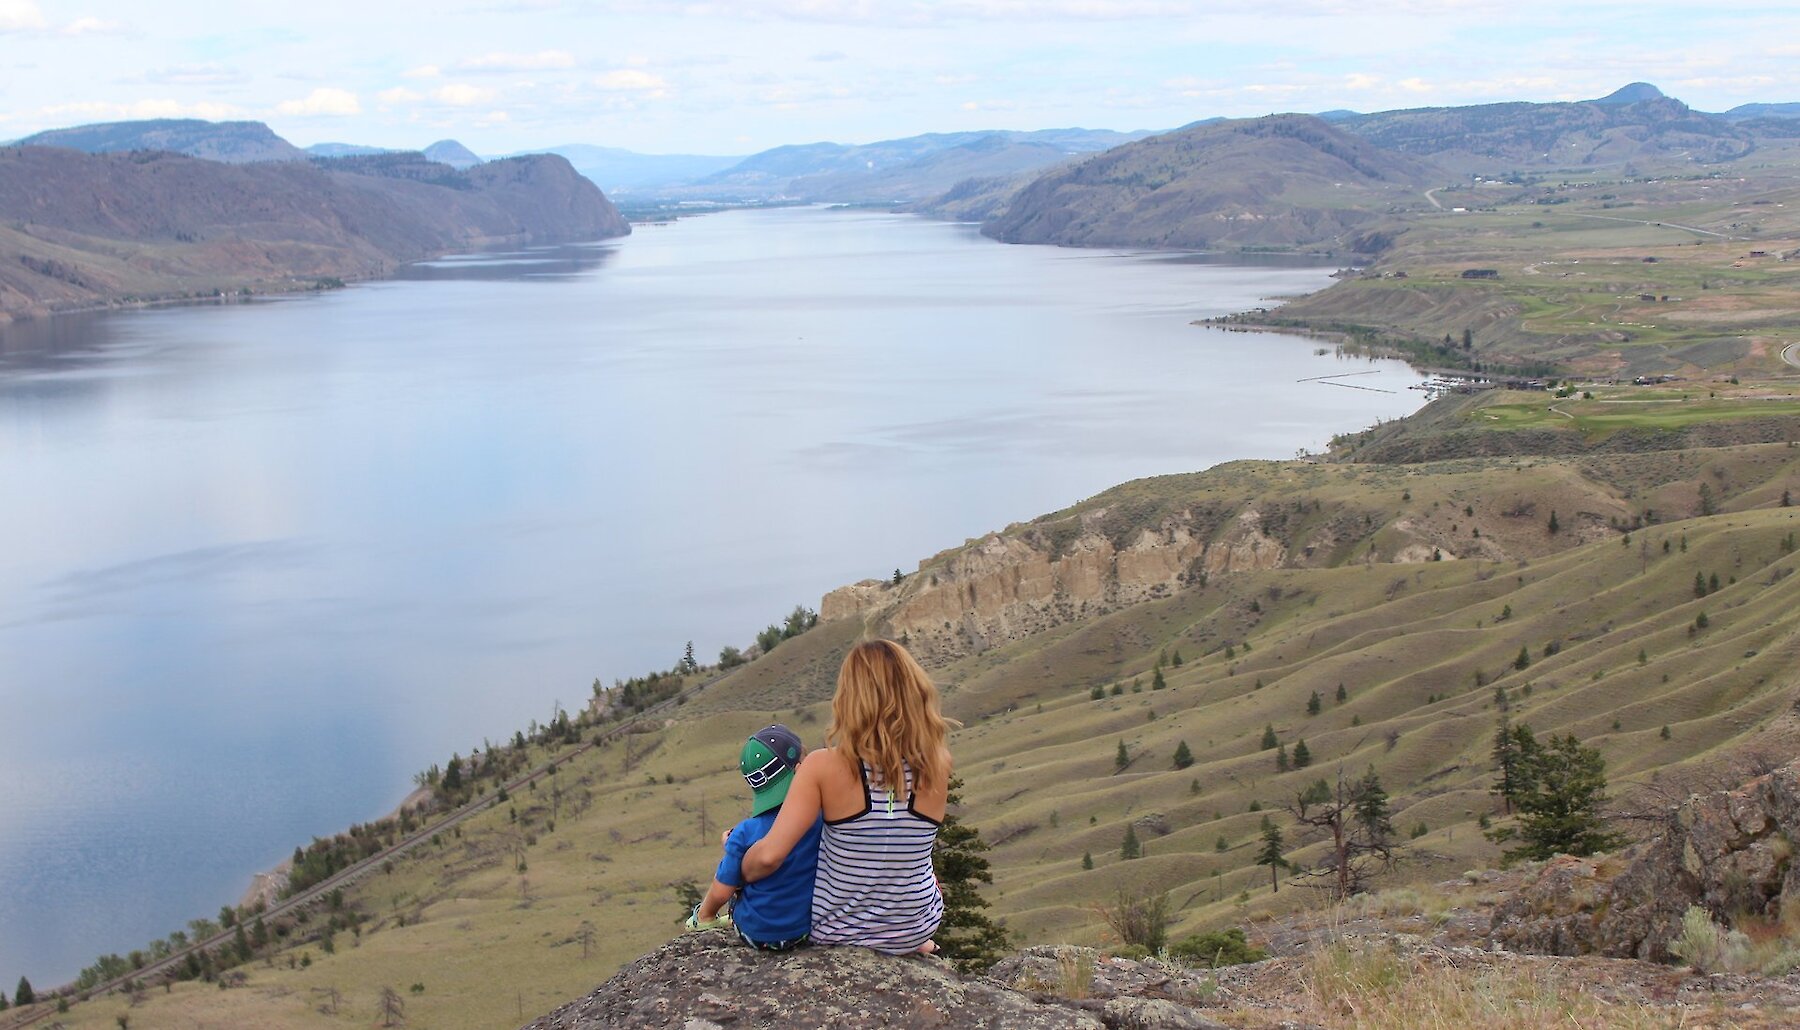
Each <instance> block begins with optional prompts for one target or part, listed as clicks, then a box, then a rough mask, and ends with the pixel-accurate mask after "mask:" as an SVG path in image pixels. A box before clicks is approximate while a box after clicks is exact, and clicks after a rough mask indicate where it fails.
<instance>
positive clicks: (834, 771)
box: [800, 747, 850, 781]
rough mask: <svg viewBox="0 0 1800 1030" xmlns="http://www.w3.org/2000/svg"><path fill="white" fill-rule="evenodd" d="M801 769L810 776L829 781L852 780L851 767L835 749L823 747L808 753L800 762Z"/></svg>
mask: <svg viewBox="0 0 1800 1030" xmlns="http://www.w3.org/2000/svg"><path fill="white" fill-rule="evenodd" d="M800 769H801V771H803V772H805V773H807V774H808V775H810V776H817V777H819V778H820V779H823V780H827V781H830V780H835V779H848V778H850V767H849V766H848V765H846V764H845V763H844V759H843V756H842V755H840V754H839V753H838V749H837V748H834V747H822V748H818V749H816V750H814V751H810V752H808V753H807V755H806V757H805V758H803V759H801V760H800Z"/></svg>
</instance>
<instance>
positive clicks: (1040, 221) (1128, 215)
mask: <svg viewBox="0 0 1800 1030" xmlns="http://www.w3.org/2000/svg"><path fill="white" fill-rule="evenodd" d="M1432 175H1433V172H1432V170H1431V168H1430V166H1428V165H1427V164H1425V163H1424V162H1421V161H1419V160H1417V159H1415V158H1412V157H1410V156H1407V155H1404V154H1396V153H1392V152H1390V151H1386V150H1383V149H1381V148H1380V147H1377V146H1375V145H1374V144H1372V143H1370V142H1368V141H1366V140H1363V139H1360V138H1358V137H1356V136H1352V135H1349V134H1347V133H1345V132H1343V131H1342V130H1340V129H1338V128H1335V127H1333V126H1332V125H1329V124H1327V123H1325V122H1323V121H1321V120H1319V119H1317V118H1314V117H1312V116H1310V115H1275V116H1271V117H1268V118H1256V119H1244V120H1237V121H1218V122H1209V123H1205V124H1200V125H1195V126H1191V127H1189V128H1185V129H1181V130H1179V131H1176V132H1170V133H1164V134H1163V135H1160V136H1151V137H1149V138H1147V139H1143V140H1138V141H1136V142H1133V143H1128V144H1125V145H1124V146H1120V147H1115V148H1113V149H1112V150H1108V151H1106V152H1105V153H1103V154H1100V155H1097V156H1095V157H1092V158H1089V159H1087V160H1085V161H1081V162H1079V163H1077V164H1074V165H1072V166H1070V167H1068V168H1063V169H1059V170H1056V171H1052V172H1049V173H1047V174H1045V175H1042V176H1040V177H1039V178H1037V179H1036V180H1034V181H1033V182H1032V183H1031V184H1030V185H1029V186H1026V187H1025V188H1024V189H1023V190H1021V191H1020V192H1019V193H1018V194H1017V195H1016V196H1014V197H1013V198H1012V199H1011V201H1010V202H1009V203H1008V205H1007V208H1006V211H1005V213H1004V214H1002V215H1000V216H998V217H996V218H994V219H993V220H992V221H990V222H988V223H987V224H986V225H985V226H984V228H983V229H982V231H983V232H984V233H986V234H987V235H989V236H992V237H994V238H995V239H998V240H1002V241H1004V242H1007V243H1055V244H1061V245H1065V246H1088V247H1094V246H1112V247H1170V248H1186V249H1196V250H1205V249H1210V248H1219V247H1276V248H1296V249H1320V250H1341V251H1350V252H1353V251H1357V250H1360V249H1363V244H1361V243H1359V236H1360V234H1362V233H1364V232H1365V231H1366V230H1368V229H1369V228H1371V227H1373V226H1374V225H1376V224H1378V223H1379V222H1381V221H1382V220H1383V219H1384V218H1386V217H1387V216H1388V215H1390V214H1392V213H1394V212H1397V211H1403V210H1408V209H1412V208H1416V207H1417V206H1419V205H1420V204H1422V203H1423V200H1422V199H1421V198H1420V196H1419V187H1420V185H1421V184H1422V183H1425V182H1427V181H1429V180H1430V179H1431V177H1432Z"/></svg>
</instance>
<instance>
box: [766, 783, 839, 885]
mask: <svg viewBox="0 0 1800 1030" xmlns="http://www.w3.org/2000/svg"><path fill="white" fill-rule="evenodd" d="M836 760H837V758H836V756H835V755H833V754H832V753H831V752H829V751H823V750H821V751H815V752H813V753H812V754H810V755H808V756H806V761H804V762H801V763H800V768H798V769H796V770H794V782H793V783H791V784H789V785H788V792H787V799H786V800H785V801H783V802H782V803H781V813H780V814H779V815H777V816H776V817H775V825H774V826H771V827H769V833H768V835H767V836H765V837H764V838H763V839H762V840H759V841H757V842H756V843H755V844H753V845H751V846H750V850H749V851H746V852H744V864H743V869H744V882H745V883H755V882H756V881H757V880H760V879H762V878H764V877H766V876H768V875H769V874H770V873H773V872H774V871H775V870H777V869H780V868H781V863H783V862H785V861H787V857H788V852H790V851H792V850H794V845H795V844H798V843H800V838H801V837H804V836H806V831H807V830H810V829H812V826H813V823H815V822H817V821H818V819H819V810H820V807H821V806H822V804H823V801H822V798H823V794H822V793H821V791H820V787H819V779H820V776H821V775H822V774H823V773H824V771H825V763H827V762H834V761H836Z"/></svg>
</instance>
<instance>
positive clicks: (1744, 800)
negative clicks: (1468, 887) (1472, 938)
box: [1493, 762, 1800, 962]
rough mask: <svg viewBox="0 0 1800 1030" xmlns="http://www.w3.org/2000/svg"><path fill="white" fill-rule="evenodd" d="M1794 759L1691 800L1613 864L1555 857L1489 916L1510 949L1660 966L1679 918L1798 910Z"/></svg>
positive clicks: (1732, 918) (1797, 774)
mask: <svg viewBox="0 0 1800 1030" xmlns="http://www.w3.org/2000/svg"><path fill="white" fill-rule="evenodd" d="M1796 841H1800V762H1796V763H1793V764H1791V765H1786V766H1783V767H1781V768H1779V769H1776V770H1775V771H1773V772H1771V773H1768V774H1767V775H1764V776H1759V777H1757V778H1756V779H1753V780H1751V781H1750V782H1748V783H1746V784H1744V785H1743V786H1742V787H1739V788H1737V789H1736V790H1721V791H1714V792H1711V793H1706V794H1695V795H1693V796H1692V797H1690V798H1688V799H1687V800H1686V801H1685V802H1683V803H1682V804H1681V805H1679V806H1677V807H1676V808H1675V809H1674V810H1673V811H1672V812H1671V813H1670V814H1669V817H1668V819H1667V822H1666V823H1665V824H1664V826H1663V827H1662V831H1661V832H1660V833H1659V834H1658V835H1657V836H1656V837H1654V838H1652V839H1651V840H1649V841H1646V842H1645V843H1643V844H1640V845H1638V846H1637V847H1635V848H1633V849H1632V850H1630V851H1628V852H1626V853H1625V854H1624V855H1623V856H1621V857H1620V858H1617V859H1611V858H1606V857H1603V856H1602V857H1595V858H1568V857H1563V858H1558V859H1556V860H1554V861H1552V862H1551V863H1549V864H1548V865H1547V866H1545V868H1544V870H1543V873H1542V874H1541V875H1540V876H1539V877H1538V879H1537V880H1536V881H1535V882H1534V883H1531V884H1530V885H1528V886H1527V887H1525V889H1523V890H1521V891H1519V892H1518V893H1516V894H1515V895H1513V896H1512V897H1511V898H1509V899H1508V900H1507V901H1505V902H1504V903H1502V904H1501V905H1499V906H1498V907H1497V908H1496V909H1495V911H1494V925H1493V938H1494V940H1495V941H1497V942H1498V943H1500V944H1502V945H1504V946H1505V947H1507V948H1510V949H1512V950H1514V951H1529V952H1537V953H1540V954H1549V955H1586V954H1600V955H1610V956H1614V957H1619V958H1640V959H1649V960H1652V961H1658V962H1660V961H1667V960H1668V959H1669V958H1670V954H1669V944H1670V942H1672V941H1674V940H1675V938H1676V937H1678V936H1680V934H1681V919H1682V914H1683V913H1684V912H1686V911H1687V910H1688V908H1689V907H1690V906H1697V907H1699V908H1703V909H1705V910H1706V911H1707V912H1708V913H1709V914H1710V915H1711V916H1712V917H1713V918H1714V919H1715V920H1718V921H1720V922H1726V923H1733V922H1738V921H1741V920H1743V919H1745V918H1747V917H1756V918H1761V919H1765V920H1769V921H1771V922H1773V921H1776V920H1779V919H1780V918H1781V916H1782V915H1783V914H1784V913H1789V912H1791V911H1793V907H1794V906H1795V905H1800V865H1796V864H1795V863H1794V862H1793V860H1792V859H1793V853H1794V848H1795V842H1796Z"/></svg>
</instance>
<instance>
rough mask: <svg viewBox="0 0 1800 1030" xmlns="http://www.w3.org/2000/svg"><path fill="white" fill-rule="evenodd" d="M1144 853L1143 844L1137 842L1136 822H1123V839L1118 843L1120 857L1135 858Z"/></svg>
mask: <svg viewBox="0 0 1800 1030" xmlns="http://www.w3.org/2000/svg"><path fill="white" fill-rule="evenodd" d="M1143 853H1144V846H1143V845H1142V844H1139V843H1138V835H1137V824H1136V823H1126V824H1125V840H1124V841H1123V842H1121V843H1120V844H1119V857H1120V858H1126V859H1130V858H1137V857H1139V856H1141V855H1143Z"/></svg>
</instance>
